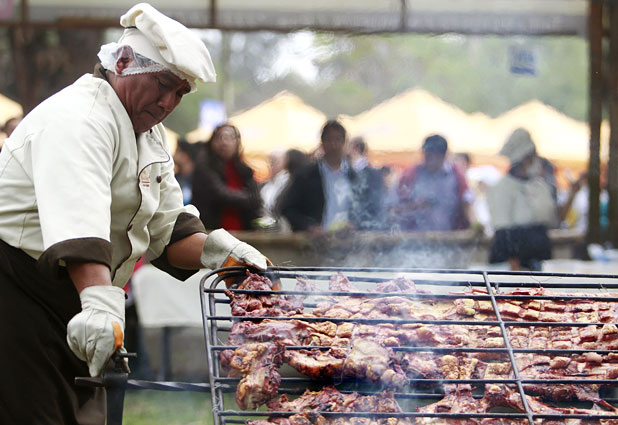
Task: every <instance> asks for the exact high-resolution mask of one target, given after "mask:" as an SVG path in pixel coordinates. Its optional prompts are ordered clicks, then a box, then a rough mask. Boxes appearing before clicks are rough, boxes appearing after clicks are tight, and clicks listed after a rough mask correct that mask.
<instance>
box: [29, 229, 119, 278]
mask: <svg viewBox="0 0 618 425" xmlns="http://www.w3.org/2000/svg"><path fill="white" fill-rule="evenodd" d="M61 260H62V261H64V262H65V263H70V262H77V263H89V262H91V263H101V264H105V265H106V266H107V267H109V268H110V270H111V266H112V244H111V243H110V242H108V241H106V240H105V239H101V238H77V239H68V240H66V241H62V242H58V243H56V244H54V245H52V246H50V247H49V248H47V249H46V250H45V251H44V252H43V254H42V255H41V256H40V257H39V259H38V261H37V268H38V269H39V270H40V271H41V273H43V274H45V275H47V276H50V277H53V278H58V277H59V276H60V271H61V270H60V261H61Z"/></svg>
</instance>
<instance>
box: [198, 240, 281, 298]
mask: <svg viewBox="0 0 618 425" xmlns="http://www.w3.org/2000/svg"><path fill="white" fill-rule="evenodd" d="M200 261H201V263H202V265H203V266H204V267H207V268H209V269H218V268H221V267H233V266H245V267H253V268H256V269H258V270H260V271H265V270H266V268H267V267H268V266H269V265H272V263H271V262H270V260H269V259H268V258H266V257H265V256H264V255H262V254H261V253H260V251H258V250H257V249H255V248H254V247H252V246H251V245H249V244H247V243H245V242H241V241H239V240H238V239H236V238H235V237H234V236H232V235H230V234H229V233H228V232H226V231H225V230H223V229H217V230H214V231H212V232H210V234H209V235H208V237H207V238H206V242H205V243H204V248H203V249H202V255H201V257H200ZM234 280H235V279H226V281H225V283H226V286H227V287H228V288H229V287H230V286H231V285H232V284H233V283H234Z"/></svg>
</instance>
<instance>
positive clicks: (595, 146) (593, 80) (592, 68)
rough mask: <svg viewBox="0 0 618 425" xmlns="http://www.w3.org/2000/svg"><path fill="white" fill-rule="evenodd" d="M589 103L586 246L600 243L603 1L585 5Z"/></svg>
mask: <svg viewBox="0 0 618 425" xmlns="http://www.w3.org/2000/svg"><path fill="white" fill-rule="evenodd" d="M588 54H589V71H588V72H589V93H588V96H589V100H588V126H589V128H590V157H589V160H588V187H589V203H588V205H589V212H588V232H587V235H586V240H587V242H588V243H598V242H601V226H600V215H601V211H600V206H599V197H600V175H601V171H600V170H601V165H600V163H601V160H600V144H601V120H602V109H603V72H602V70H603V2H601V1H596V0H590V1H589V2H588Z"/></svg>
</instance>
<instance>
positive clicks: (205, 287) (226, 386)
mask: <svg viewBox="0 0 618 425" xmlns="http://www.w3.org/2000/svg"><path fill="white" fill-rule="evenodd" d="M216 273H218V275H217V274H216ZM337 273H342V274H343V275H344V276H346V277H347V278H348V279H349V281H351V282H352V283H353V284H354V287H355V288H357V289H356V290H354V292H348V291H336V292H334V291H330V290H328V288H329V286H328V285H329V281H330V279H331V277H332V276H333V275H335V274H337ZM402 274H403V275H405V276H406V277H407V278H409V279H411V280H412V281H413V282H414V283H415V285H416V287H417V288H419V289H425V290H429V293H402V292H387V293H376V292H371V291H370V290H371V288H374V287H375V286H376V285H377V284H379V283H382V282H387V281H390V280H392V279H394V278H396V277H398V276H401V275H402ZM244 276H246V271H245V270H244V269H242V268H238V267H236V268H226V269H221V270H218V271H216V272H213V273H211V274H209V275H207V276H205V277H204V278H203V279H202V282H201V288H200V290H201V301H202V311H203V313H204V338H205V343H206V353H207V358H208V370H209V374H210V385H209V387H210V389H211V397H212V406H213V421H214V424H215V425H225V424H244V423H246V422H247V421H248V420H259V419H266V418H267V417H284V416H290V415H292V414H295V413H302V412H282V411H274V412H273V411H265V409H260V410H251V411H241V410H239V409H238V406H237V404H236V402H235V401H234V398H233V396H231V395H230V393H234V392H235V391H236V389H237V386H238V383H239V381H240V378H229V377H227V374H226V372H225V371H224V370H223V368H222V365H221V361H220V353H221V351H223V350H228V349H235V348H237V347H236V346H230V345H228V344H227V335H228V334H229V332H230V329H231V326H232V325H233V324H234V323H236V322H238V321H254V322H259V321H262V320H265V319H270V320H273V321H289V320H292V319H299V320H302V321H305V322H321V321H322V322H323V321H329V322H333V323H336V324H341V323H346V322H352V323H355V324H373V325H379V324H387V325H391V326H393V327H396V328H398V327H402V326H404V325H427V326H437V325H448V326H450V327H460V326H478V327H493V328H494V329H495V328H497V329H499V338H501V341H502V344H501V346H499V347H472V346H470V347H468V346H465V345H463V346H459V347H451V346H449V347H446V346H439V345H435V344H434V345H423V344H418V343H416V344H410V345H400V346H393V347H391V348H392V350H393V351H394V352H396V353H397V352H399V353H417V352H418V353H438V354H468V353H477V354H484V355H495V356H504V358H505V361H508V362H509V363H510V368H511V371H512V372H511V375H510V376H509V377H505V378H504V379H427V378H422V377H419V378H414V377H410V378H409V379H408V383H407V385H406V386H405V389H404V390H402V389H398V390H397V392H395V393H394V397H395V399H396V400H397V402H398V403H399V404H400V406H401V407H402V409H403V410H404V411H403V412H401V413H399V412H398V413H380V412H349V413H342V412H320V414H321V415H322V416H324V417H325V418H331V417H333V416H341V417H367V418H397V417H399V418H409V419H411V420H412V421H413V423H414V419H416V418H434V419H435V420H436V422H432V423H450V422H447V419H448V420H461V421H465V420H470V421H471V422H457V423H480V421H481V420H482V419H484V418H493V419H495V420H499V419H500V420H503V422H497V421H496V422H489V423H513V424H514V423H522V424H526V423H528V424H530V425H533V424H539V423H549V422H547V421H546V422H543V420H555V421H557V422H555V423H571V422H568V420H576V419H585V421H586V422H584V423H590V424H592V423H599V424H600V423H614V422H613V421H611V422H607V420H610V419H612V420H615V421H616V422H615V423H618V416H616V415H614V414H611V413H612V412H611V411H604V410H598V413H597V412H592V413H590V412H588V413H586V414H581V413H569V414H564V413H560V414H557V413H547V412H539V411H534V410H533V408H532V407H531V406H530V405H529V402H528V401H527V400H528V399H527V398H526V397H522V395H523V394H525V388H526V386H527V385H533V384H536V385H538V384H540V385H542V386H548V387H549V386H557V385H564V384H570V385H578V386H581V385H602V386H603V388H604V390H603V394H602V395H603V396H604V397H603V399H604V400H605V401H606V402H608V403H610V404H611V405H612V406H615V405H617V404H616V403H617V402H618V399H616V398H615V394H614V392H615V391H614V389H615V386H617V385H618V380H616V379H591V378H587V377H586V376H565V378H564V379H553V378H552V379H544V378H539V379H530V378H525V376H524V377H522V374H521V373H520V370H519V367H518V362H517V356H518V355H523V354H533V355H552V356H562V357H568V356H571V355H583V354H584V353H589V352H591V351H592V352H595V353H598V354H600V355H610V354H612V353H614V350H611V349H610V350H597V349H590V348H588V349H586V347H585V346H576V347H570V348H552V347H541V348H527V347H520V346H518V345H517V344H513V340H514V336H513V337H509V334H512V332H513V330H514V329H518V328H529V329H531V330H532V329H542V328H546V329H549V330H554V329H557V330H560V329H566V328H569V329H572V328H581V327H590V326H591V325H594V326H597V327H602V326H603V325H607V321H604V322H600V321H590V320H584V319H585V316H582V317H583V318H582V319H579V318H578V319H577V320H576V321H559V320H556V318H558V319H559V317H560V316H559V315H557V316H554V317H553V318H552V319H551V320H553V321H545V320H541V319H536V320H523V319H513V318H509V317H508V316H509V315H508V314H504V310H503V309H502V307H503V304H501V303H504V302H505V301H506V300H509V301H511V302H515V303H518V302H531V301H538V302H544V303H551V302H554V301H562V302H565V301H566V302H568V303H578V302H580V303H581V302H582V300H583V299H585V300H587V301H598V302H599V303H610V305H611V303H618V293H617V292H616V291H615V290H616V289H617V288H618V276H607V275H583V274H570V273H569V274H567V273H523V272H506V271H468V270H419V269H383V268H309V267H301V268H285V267H275V268H272V269H269V271H268V272H267V273H266V276H267V277H269V278H270V279H271V280H274V279H278V280H280V281H281V288H282V289H281V290H280V291H254V290H240V289H231V290H230V292H231V293H233V294H235V295H239V294H247V295H251V296H257V295H265V294H268V293H272V294H276V295H285V296H303V297H306V298H305V299H304V301H303V306H304V311H305V312H310V311H311V310H312V309H315V308H316V307H317V305H318V304H317V302H318V301H319V300H320V298H324V297H328V298H329V299H339V300H344V299H345V298H344V297H346V298H347V297H364V298H388V297H401V298H408V299H413V300H415V301H418V302H422V303H425V302H426V303H433V302H436V301H447V300H455V299H470V300H477V301H484V302H489V303H490V304H491V312H490V314H489V315H490V316H491V317H489V318H486V319H483V320H474V318H471V319H470V320H467V319H466V320H434V319H401V318H398V317H396V316H393V317H392V318H386V319H385V318H379V319H372V318H354V319H349V318H320V317H306V318H305V317H303V318H299V317H295V318H291V317H287V316H275V317H252V316H237V315H235V316H232V314H231V311H230V299H229V298H228V297H227V296H226V295H225V293H224V291H225V284H224V282H223V280H224V279H230V278H233V279H242V278H243V277H244ZM297 278H302V279H303V280H305V281H306V282H309V283H310V284H311V286H310V287H312V290H296V289H295V288H296V279H297ZM313 288H315V289H313ZM517 288H532V289H534V288H545V289H551V290H554V291H555V294H553V295H529V294H528V295H527V294H513V293H511V294H505V293H506V292H514V290H515V289H517ZM455 292H456V293H455ZM561 292H562V293H569V294H573V295H569V296H567V295H559V293H561ZM578 293H581V294H582V296H579V297H578V296H577V294H578ZM583 294H586V297H584V296H583ZM616 312H618V310H616V311H614V313H616ZM614 317H615V316H614ZM316 348H317V349H319V350H328V349H330V348H331V347H330V346H314V345H311V346H302V345H294V346H286V347H285V349H286V350H291V351H294V350H311V349H316ZM614 361H618V360H614ZM616 366H617V367H618V364H617V365H616ZM284 367H285V366H284ZM290 371H292V370H291V369H290ZM290 371H287V372H286V371H284V370H283V369H282V375H284V376H283V377H282V378H281V385H280V387H279V394H288V395H290V398H292V396H293V395H300V394H302V393H303V392H304V391H305V390H306V389H312V390H319V389H321V388H322V387H324V386H326V385H329V386H335V387H336V388H337V389H338V390H339V391H340V392H341V393H344V394H346V393H351V392H357V393H360V394H363V395H379V394H381V393H382V391H383V390H384V389H383V388H381V387H379V386H378V385H376V384H374V383H368V382H361V381H359V380H355V379H348V378H332V379H321V378H320V379H317V378H308V377H304V376H298V375H296V376H294V373H291V372H290ZM292 372H293V371H292ZM451 384H452V385H466V384H467V385H471V386H472V388H474V392H473V394H474V395H473V397H474V398H475V399H477V400H478V399H481V398H482V396H483V391H484V388H485V386H486V385H488V384H507V385H508V386H510V387H511V388H513V389H514V390H515V391H516V392H517V393H519V397H520V400H521V402H522V406H523V409H522V410H523V411H516V410H513V409H511V410H509V409H500V410H498V411H495V412H494V411H493V410H492V411H489V412H485V413H472V412H419V411H417V410H416V408H417V407H419V406H424V405H427V404H429V403H434V402H436V401H438V400H441V399H442V398H443V397H444V396H445V394H444V386H445V385H451ZM554 405H557V406H562V407H576V408H577V407H583V408H590V403H582V402H577V401H571V402H565V403H554ZM606 407H609V405H607V406H606ZM494 410H495V409H494ZM440 418H442V420H443V421H440ZM508 420H511V421H512V422H504V421H508ZM425 421H427V419H425ZM475 421H478V422H475ZM595 421H596V422H595ZM423 423H429V422H423ZM573 423H580V422H573Z"/></svg>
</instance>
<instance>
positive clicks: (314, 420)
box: [249, 387, 412, 425]
mask: <svg viewBox="0 0 618 425" xmlns="http://www.w3.org/2000/svg"><path fill="white" fill-rule="evenodd" d="M268 409H269V410H270V411H276V412H300V413H297V414H295V415H293V416H290V417H289V418H269V419H268V420H267V421H251V422H249V425H275V424H277V425H309V424H315V425H411V424H412V423H411V422H410V420H409V419H406V418H369V417H366V416H365V417H360V416H359V417H350V416H345V417H337V416H329V417H328V418H325V417H324V416H322V415H320V412H344V413H347V412H373V413H401V412H402V410H401V407H399V405H398V404H397V401H396V400H395V398H394V397H393V395H392V394H391V393H387V392H384V393H382V394H380V395H361V394H358V393H349V394H343V393H340V392H339V391H337V390H336V389H335V388H333V387H325V388H323V389H322V390H321V391H309V390H307V391H305V393H304V394H303V395H301V396H300V397H298V398H296V399H294V400H290V399H289V398H288V397H287V396H286V395H285V394H284V395H282V396H280V397H279V398H278V399H276V400H273V401H271V402H269V403H268ZM282 419H283V421H282ZM286 420H289V422H286ZM305 421H307V422H305Z"/></svg>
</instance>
